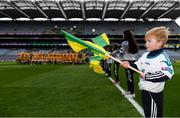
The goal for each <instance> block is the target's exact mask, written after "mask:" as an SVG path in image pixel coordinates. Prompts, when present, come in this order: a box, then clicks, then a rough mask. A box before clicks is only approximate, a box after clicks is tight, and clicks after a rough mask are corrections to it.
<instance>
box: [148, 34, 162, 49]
mask: <svg viewBox="0 0 180 118" xmlns="http://www.w3.org/2000/svg"><path fill="white" fill-rule="evenodd" d="M145 46H146V49H147V50H148V51H153V50H157V49H160V48H161V46H162V41H158V40H157V39H156V38H155V37H149V38H148V39H146V44H145Z"/></svg>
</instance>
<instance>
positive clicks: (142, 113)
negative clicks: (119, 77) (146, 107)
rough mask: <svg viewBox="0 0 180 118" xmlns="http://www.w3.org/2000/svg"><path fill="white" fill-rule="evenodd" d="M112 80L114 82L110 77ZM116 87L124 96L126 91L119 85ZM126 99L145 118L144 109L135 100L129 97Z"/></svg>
mask: <svg viewBox="0 0 180 118" xmlns="http://www.w3.org/2000/svg"><path fill="white" fill-rule="evenodd" d="M108 78H109V79H110V80H111V82H114V80H113V79H112V78H111V77H108ZM115 86H116V87H117V88H118V89H119V90H120V91H121V93H122V94H124V93H125V90H124V89H123V88H122V87H121V86H119V85H117V84H115ZM125 98H127V99H128V101H129V102H130V103H131V104H132V105H133V106H134V107H135V108H136V110H137V111H138V112H139V113H140V114H141V115H142V116H144V111H143V109H142V107H141V106H140V105H139V104H138V103H137V102H136V101H135V100H134V99H133V98H130V97H129V98H128V97H125Z"/></svg>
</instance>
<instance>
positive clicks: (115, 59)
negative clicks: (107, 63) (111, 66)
mask: <svg viewBox="0 0 180 118" xmlns="http://www.w3.org/2000/svg"><path fill="white" fill-rule="evenodd" d="M107 56H108V57H109V58H111V59H113V60H114V61H117V62H119V63H120V64H122V63H123V62H122V61H120V60H119V59H117V58H114V57H113V56H111V55H109V54H108V55H107ZM128 68H129V69H131V70H133V71H135V72H137V73H139V74H143V73H142V72H141V71H139V70H137V69H135V68H133V67H131V66H129V67H128Z"/></svg>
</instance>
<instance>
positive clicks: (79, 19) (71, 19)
mask: <svg viewBox="0 0 180 118" xmlns="http://www.w3.org/2000/svg"><path fill="white" fill-rule="evenodd" d="M69 20H70V21H83V19H82V18H70V19H69Z"/></svg>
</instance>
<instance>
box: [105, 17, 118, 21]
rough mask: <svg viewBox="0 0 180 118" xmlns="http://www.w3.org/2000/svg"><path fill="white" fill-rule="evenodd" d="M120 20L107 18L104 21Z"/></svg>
mask: <svg viewBox="0 0 180 118" xmlns="http://www.w3.org/2000/svg"><path fill="white" fill-rule="evenodd" d="M118 20H119V19H118V18H105V19H104V21H118Z"/></svg>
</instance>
